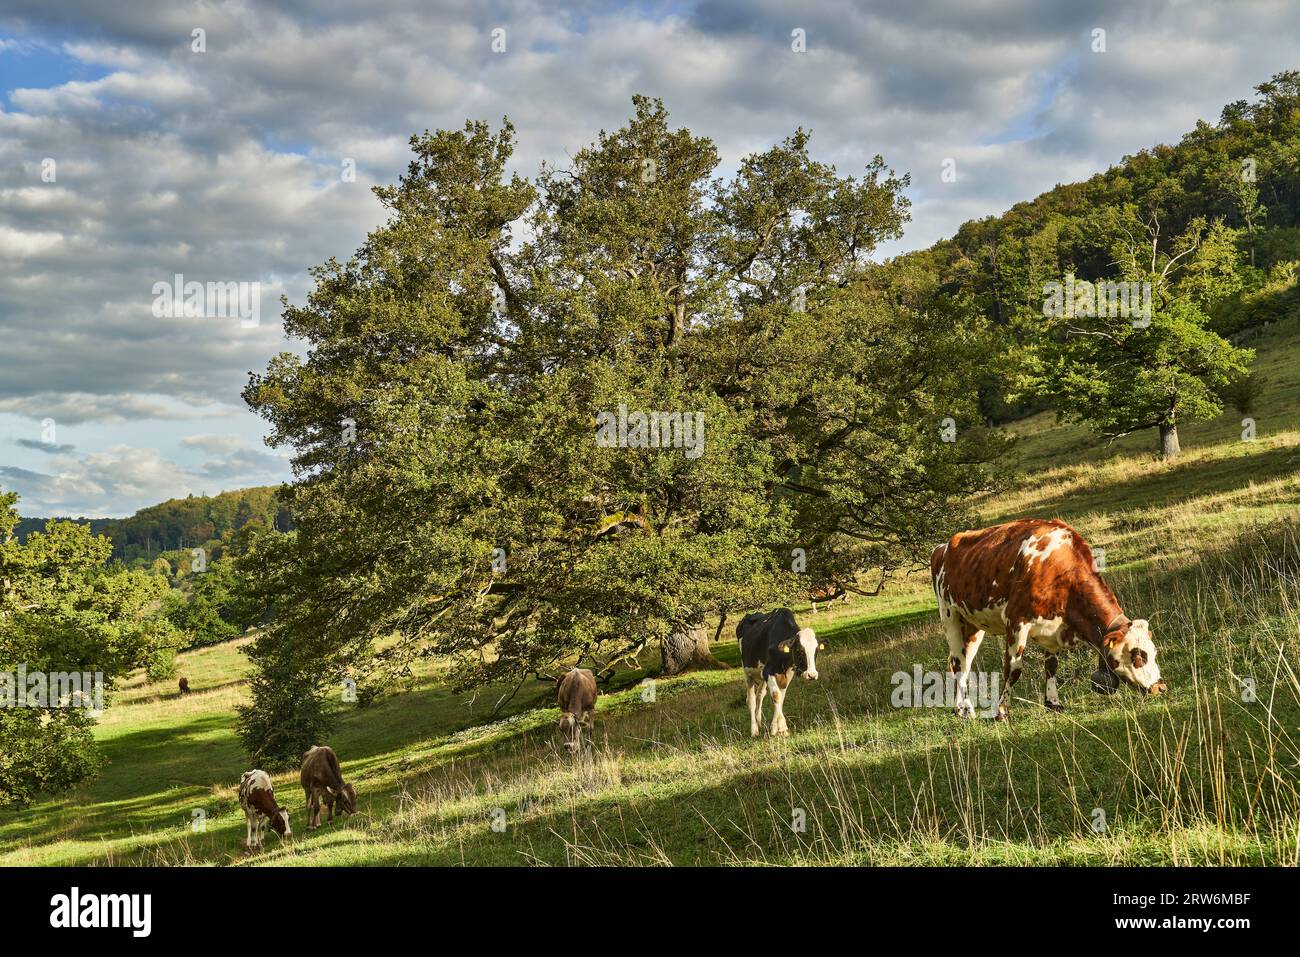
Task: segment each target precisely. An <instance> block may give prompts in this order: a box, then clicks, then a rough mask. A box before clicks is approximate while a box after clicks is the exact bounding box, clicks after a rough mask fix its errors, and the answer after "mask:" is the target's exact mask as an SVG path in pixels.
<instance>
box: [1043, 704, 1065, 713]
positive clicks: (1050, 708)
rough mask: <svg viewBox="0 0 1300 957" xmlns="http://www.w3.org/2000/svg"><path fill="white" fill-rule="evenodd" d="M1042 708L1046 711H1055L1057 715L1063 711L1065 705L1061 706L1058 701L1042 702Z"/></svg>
mask: <svg viewBox="0 0 1300 957" xmlns="http://www.w3.org/2000/svg"><path fill="white" fill-rule="evenodd" d="M1043 707H1044V708H1046V709H1047V710H1048V711H1055V712H1057V713H1058V714H1059V713H1060V712H1062V711H1064V710H1065V705H1063V704H1061V703H1060V702H1059V701H1044V702H1043Z"/></svg>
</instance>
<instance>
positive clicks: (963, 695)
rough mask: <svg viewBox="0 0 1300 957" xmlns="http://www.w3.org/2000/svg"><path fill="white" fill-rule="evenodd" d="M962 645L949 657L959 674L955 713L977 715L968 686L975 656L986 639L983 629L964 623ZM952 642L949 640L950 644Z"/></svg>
mask: <svg viewBox="0 0 1300 957" xmlns="http://www.w3.org/2000/svg"><path fill="white" fill-rule="evenodd" d="M961 636H962V637H961V647H960V648H959V649H958V650H957V653H956V654H954V655H952V657H951V658H950V659H949V662H948V667H949V670H951V671H952V673H953V674H955V675H956V676H957V679H956V682H955V684H956V689H955V697H956V700H955V701H954V704H955V705H956V707H955V708H954V709H953V711H954V713H955V714H957V715H960V716H963V717H967V718H973V717H975V705H974V703H973V702H972V701H971V700H970V697H969V696H968V695H967V690H966V689H967V686H968V684H969V682H970V670H971V667H972V666H973V665H974V664H975V656H976V655H978V654H979V651H980V645H981V644H982V643H983V641H984V631H983V629H980V628H976V627H975V626H974V625H971V624H963V625H962V627H961ZM951 644H952V642H951V640H949V646H951Z"/></svg>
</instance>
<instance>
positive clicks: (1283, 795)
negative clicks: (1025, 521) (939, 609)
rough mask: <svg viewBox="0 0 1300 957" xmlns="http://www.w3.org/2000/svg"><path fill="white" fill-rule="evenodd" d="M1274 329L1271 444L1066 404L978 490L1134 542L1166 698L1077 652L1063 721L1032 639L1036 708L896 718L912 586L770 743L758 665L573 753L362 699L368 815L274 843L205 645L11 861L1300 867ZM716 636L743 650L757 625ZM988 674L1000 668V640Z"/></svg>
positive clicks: (434, 688) (806, 694) (357, 749)
mask: <svg viewBox="0 0 1300 957" xmlns="http://www.w3.org/2000/svg"><path fill="white" fill-rule="evenodd" d="M1255 345H1257V346H1258V348H1259V352H1260V359H1259V368H1260V370H1261V372H1262V374H1263V375H1264V377H1265V379H1266V380H1267V386H1268V388H1267V391H1266V393H1265V395H1264V397H1263V399H1262V400H1261V402H1260V405H1259V408H1258V409H1257V410H1256V412H1255V413H1254V418H1255V419H1256V422H1257V429H1258V437H1257V439H1256V440H1254V441H1243V440H1242V439H1241V431H1242V426H1241V421H1240V420H1241V415H1240V414H1237V413H1230V414H1226V415H1224V416H1223V417H1221V418H1220V419H1219V420H1218V421H1215V422H1212V423H1205V424H1201V425H1192V426H1187V427H1185V428H1184V429H1182V430H1181V431H1182V432H1183V444H1184V449H1185V454H1184V456H1183V457H1182V459H1181V460H1179V461H1178V462H1177V463H1174V464H1164V463H1161V462H1158V461H1156V460H1155V459H1154V457H1153V456H1152V455H1151V453H1150V450H1149V448H1148V446H1151V445H1153V443H1154V439H1153V437H1152V436H1148V435H1143V436H1134V437H1131V438H1129V439H1126V440H1123V441H1121V442H1118V443H1116V444H1115V445H1113V446H1110V447H1107V446H1105V445H1104V444H1102V443H1099V442H1098V441H1097V440H1095V439H1094V438H1092V437H1091V436H1089V435H1088V434H1087V433H1086V432H1085V431H1083V430H1082V429H1080V428H1077V427H1072V426H1061V425H1057V424H1055V423H1054V422H1053V421H1052V420H1051V417H1049V416H1039V417H1035V418H1033V419H1030V420H1026V421H1024V422H1021V423H1019V424H1018V425H1017V426H1016V428H1015V431H1017V432H1019V433H1020V434H1021V435H1022V437H1023V438H1022V441H1021V442H1020V443H1019V445H1018V447H1017V448H1016V450H1015V452H1014V453H1013V456H1012V458H1011V460H1010V461H1009V462H1008V463H1007V466H1006V473H1005V474H1006V479H1007V481H1006V488H1005V489H1004V490H1002V491H1000V492H999V493H998V494H997V495H994V496H990V497H989V498H987V499H986V500H983V501H981V502H979V503H977V507H978V510H979V512H980V516H981V518H982V519H984V520H986V521H987V522H989V523H992V522H994V521H999V520H1002V519H1004V518H1008V517H1014V516H1020V515H1039V516H1060V517H1063V518H1065V519H1066V520H1068V521H1070V522H1071V523H1073V524H1075V525H1076V527H1078V528H1079V530H1080V531H1081V532H1082V533H1083V534H1084V535H1085V536H1086V537H1088V538H1089V539H1090V540H1091V541H1092V542H1093V544H1094V545H1095V546H1097V547H1101V548H1104V549H1105V550H1106V561H1107V568H1108V571H1107V577H1108V578H1109V580H1110V581H1111V583H1112V584H1113V586H1114V587H1115V589H1116V591H1117V592H1118V594H1119V596H1120V599H1121V601H1122V602H1123V603H1124V605H1125V609H1126V611H1127V612H1128V613H1129V614H1130V615H1131V616H1132V617H1146V618H1149V619H1150V620H1151V622H1152V627H1153V632H1154V636H1155V639H1156V642H1157V645H1158V647H1159V649H1160V661H1161V667H1162V671H1163V672H1164V676H1165V679H1166V681H1167V682H1168V685H1169V688H1170V691H1169V693H1168V694H1167V695H1165V696H1162V697H1161V698H1159V699H1155V700H1144V699H1139V698H1138V697H1137V696H1136V695H1134V694H1131V693H1129V692H1127V691H1122V692H1121V693H1120V694H1118V695H1116V696H1114V697H1112V698H1102V697H1100V696H1097V695H1095V694H1093V693H1091V692H1090V691H1089V690H1088V687H1087V676H1088V673H1089V672H1090V671H1091V670H1092V668H1093V666H1094V660H1093V659H1092V658H1091V657H1090V656H1087V655H1083V654H1078V655H1075V656H1071V657H1067V658H1065V659H1063V665H1062V676H1063V678H1064V679H1065V680H1064V684H1063V688H1062V700H1063V701H1064V703H1065V704H1066V706H1067V709H1068V710H1067V711H1066V712H1065V713H1064V714H1059V715H1058V714H1051V713H1049V712H1047V711H1045V710H1044V709H1043V708H1042V707H1041V705H1040V704H1039V702H1040V701H1041V695H1042V657H1041V654H1039V653H1038V652H1037V651H1036V650H1031V652H1030V655H1029V665H1028V668H1027V671H1026V674H1025V677H1024V678H1023V679H1022V680H1021V682H1020V683H1019V684H1018V685H1017V686H1016V692H1017V700H1016V701H1015V702H1014V704H1013V710H1012V721H1011V722H1009V723H995V722H992V721H987V720H982V721H975V722H959V721H957V720H955V719H954V718H953V717H952V716H951V715H950V714H949V713H948V712H947V711H946V710H943V709H922V710H910V709H898V708H895V707H893V706H892V705H891V703H890V697H891V691H892V687H893V686H892V684H891V676H892V675H893V674H894V673H895V672H899V671H908V672H910V671H911V669H912V668H913V666H914V665H918V664H919V665H920V666H922V667H923V668H925V669H929V670H942V669H943V668H944V667H945V661H946V657H947V651H946V644H945V642H944V639H943V637H942V635H941V633H940V630H939V628H938V625H937V620H936V618H935V615H934V613H933V608H932V597H931V596H930V594H929V591H928V585H927V583H926V582H925V581H924V580H922V579H913V580H910V581H908V582H905V583H902V584H901V585H900V586H899V587H897V588H895V589H893V590H892V591H890V592H889V593H887V594H886V595H884V596H882V597H880V598H876V599H872V600H864V601H862V602H860V603H858V604H856V605H850V606H848V607H839V608H837V610H836V611H834V612H830V613H827V612H822V613H819V614H818V615H816V616H815V617H814V616H811V615H810V614H808V613H807V611H806V610H805V612H804V615H805V616H806V618H807V620H808V621H809V622H810V623H812V624H813V625H814V626H815V627H817V628H818V630H819V634H821V635H822V636H823V638H824V639H825V641H826V643H827V648H826V650H825V652H823V658H822V659H821V660H820V661H819V664H820V665H821V668H820V670H821V673H822V679H821V681H819V682H818V683H816V684H811V683H800V684H799V685H798V686H797V687H795V688H794V690H793V692H792V694H791V697H790V702H789V706H788V708H787V715H788V718H789V722H790V726H791V730H792V734H791V736H790V738H789V739H786V740H771V739H768V738H766V737H764V738H760V739H750V738H749V736H748V719H747V714H746V711H745V703H744V689H743V683H742V679H741V675H740V673H739V671H737V670H735V669H728V670H726V671H714V672H707V673H701V674H692V675H687V676H685V677H682V678H677V679H668V680H663V681H659V682H657V684H656V685H655V696H654V697H655V700H653V701H646V700H643V689H642V687H641V685H640V680H641V678H642V677H643V676H642V674H641V673H640V672H627V673H623V674H620V675H618V676H617V678H616V681H615V687H616V690H615V691H614V692H613V693H611V694H608V695H606V696H604V697H602V698H601V699H600V702H599V706H598V711H597V724H596V727H597V736H598V739H599V740H598V742H597V746H596V747H595V748H594V750H593V753H591V754H590V755H589V756H588V757H587V758H586V759H585V760H582V761H574V760H572V759H570V758H569V757H568V756H567V755H564V754H563V753H562V752H561V753H557V749H556V747H555V742H554V739H553V734H552V732H553V727H554V723H555V719H556V716H557V712H556V710H555V708H554V706H553V697H552V689H551V687H550V686H549V685H542V684H541V683H534V684H532V685H529V686H526V687H524V688H523V689H522V690H520V692H519V693H518V694H517V695H516V696H515V697H514V698H513V699H511V700H510V701H509V702H508V703H507V704H506V705H505V706H504V707H502V708H501V711H500V713H499V714H498V715H497V716H496V718H495V720H489V718H490V716H491V715H492V712H493V709H494V708H496V706H497V705H498V702H499V700H500V698H501V697H502V695H503V694H506V693H508V692H509V691H510V690H512V689H481V690H479V691H478V692H477V693H474V694H452V693H450V692H448V691H447V690H446V688H445V687H444V686H443V685H442V684H441V683H440V682H439V679H438V675H437V673H436V670H431V671H429V672H426V673H423V674H420V675H418V676H416V677H414V678H412V679H410V680H409V682H408V684H407V685H406V686H405V687H403V688H400V689H396V688H395V689H392V691H393V693H391V694H389V695H387V696H385V697H383V698H381V699H380V700H379V701H377V702H376V703H375V704H374V705H372V706H371V707H369V708H366V709H364V710H356V709H355V706H344V705H340V707H346V708H348V709H349V710H347V711H346V713H345V714H343V716H342V719H341V722H340V727H339V730H338V732H337V733H336V735H335V736H334V737H333V739H332V740H331V741H330V742H329V743H330V744H332V745H333V746H334V747H335V749H336V750H337V751H338V753H339V755H340V757H341V759H342V761H343V766H344V771H345V774H346V775H347V777H348V778H349V779H350V780H353V781H354V782H355V783H356V785H357V788H358V791H359V792H360V801H359V804H360V807H359V813H358V814H357V815H356V816H355V817H353V818H351V819H348V820H346V821H344V822H342V823H338V822H336V823H335V824H334V825H333V826H331V827H327V828H323V829H322V830H320V831H317V832H315V833H313V834H310V835H309V834H306V833H305V832H304V830H303V829H304V828H305V824H306V821H305V815H304V812H303V797H302V792H301V790H300V789H299V788H298V785H297V780H296V775H282V776H279V777H277V778H276V788H277V795H278V797H279V798H280V800H281V801H282V802H283V803H286V804H287V805H288V806H289V807H290V809H291V810H292V812H293V826H294V828H295V834H294V836H293V838H292V839H290V840H288V841H285V842H283V843H278V842H276V841H275V839H274V838H271V843H269V844H268V849H267V850H266V851H264V852H263V853H262V854H260V855H253V856H249V855H247V854H246V853H245V852H244V851H243V849H242V848H241V847H240V839H241V838H242V837H243V834H244V821H243V815H242V812H241V811H240V809H239V807H238V802H237V800H236V794H235V789H236V785H237V782H238V779H239V774H240V772H241V771H243V770H245V769H246V768H247V767H248V766H249V765H248V764H247V759H246V758H245V757H244V756H243V754H242V753H241V751H240V748H239V745H238V742H237V740H236V738H235V735H234V713H233V709H234V705H235V704H236V703H238V702H240V701H242V700H244V695H245V687H244V685H243V683H242V682H243V675H244V673H245V671H246V669H247V663H246V661H245V659H244V658H243V656H242V655H241V653H240V650H239V646H240V643H233V644H231V643H228V644H225V645H221V646H216V647H212V648H207V649H203V650H200V651H195V652H192V653H188V654H185V655H182V656H181V658H180V673H181V674H184V675H186V676H188V678H189V681H190V686H191V687H192V688H193V689H195V693H194V694H192V695H190V696H188V697H185V698H181V697H179V696H178V695H177V693H176V690H175V686H174V684H172V683H167V684H166V685H162V686H159V685H150V684H148V683H146V681H145V679H144V678H143V676H141V675H136V676H134V677H133V678H132V679H131V681H130V682H129V683H128V684H127V686H126V687H125V688H124V689H123V690H122V691H121V692H120V693H119V694H118V695H117V698H116V700H115V702H114V704H113V707H111V708H110V709H109V710H108V711H107V712H106V714H105V715H104V717H103V719H102V721H101V725H100V728H99V737H100V739H101V741H102V743H103V746H104V751H105V754H106V756H107V759H108V763H107V766H106V767H105V768H104V771H103V773H102V775H101V776H100V777H99V778H98V779H97V780H95V781H94V782H92V783H90V784H88V785H86V786H85V787H83V788H81V789H80V790H78V791H76V792H74V793H72V794H69V795H67V796H65V797H62V798H57V799H52V800H48V801H45V802H42V803H40V804H37V805H34V806H31V807H28V808H24V809H18V810H9V811H5V812H0V863H3V864H57V863H66V864H91V863H146V864H147V863H184V864H189V863H216V864H229V863H241V864H259V865H270V864H392V863H421V864H455V863H470V864H526V863H554V864H566V863H568V864H576V863H637V864H642V863H679V864H680V863H711V862H720V863H750V862H766V863H855V864H856V863H1097V864H1120V863H1126V864H1157V863H1213V864H1220V863H1226V864H1235V863H1280V864H1291V865H1295V864H1298V863H1300V823H1298V821H1300V791H1298V790H1297V786H1298V785H1300V775H1298V774H1297V768H1298V766H1300V764H1298V761H1300V747H1298V746H1297V745H1298V744H1300V742H1298V741H1297V734H1298V727H1297V726H1298V724H1300V677H1298V675H1297V665H1296V662H1297V661H1300V656H1298V655H1297V652H1298V651H1300V518H1298V516H1300V511H1298V510H1297V505H1298V504H1300V473H1298V472H1297V468H1298V467H1300V412H1298V411H1297V410H1298V409H1300V323H1297V321H1296V320H1291V321H1289V322H1287V323H1283V324H1278V325H1276V326H1275V327H1273V328H1272V329H1271V330H1270V331H1269V333H1268V335H1267V336H1266V338H1264V339H1262V340H1260V341H1259V342H1257V343H1255ZM1031 647H1032V646H1031ZM716 653H717V654H718V656H719V657H720V658H722V659H723V660H724V661H726V662H728V663H730V664H733V665H734V664H735V662H736V653H735V643H734V641H726V642H722V643H720V645H719V647H718V648H717V649H716ZM976 667H977V670H982V671H997V670H998V669H999V667H1000V649H999V648H998V646H997V645H996V643H994V642H993V641H992V639H990V641H988V642H986V647H985V648H984V650H983V652H982V656H981V659H980V661H979V663H978V664H977V666H976ZM1245 680H1250V681H1253V684H1254V688H1255V700H1254V701H1253V702H1249V701H1244V700H1243V695H1242V687H1243V681H1245ZM194 809H202V810H203V811H204V812H205V813H206V815H207V829H206V831H205V832H202V833H196V832H194V831H193V830H192V829H191V820H192V812H193V811H194ZM1099 810H1100V812H1101V813H1102V814H1104V819H1105V827H1104V829H1102V830H1100V831H1098V830H1095V829H1094V823H1095V822H1097V821H1099V820H1100V817H1099V815H1098V811H1099ZM797 811H801V812H802V817H803V819H804V823H805V827H804V828H803V829H802V830H796V829H795V828H794V827H792V824H793V822H794V820H795V817H796V814H797ZM494 812H497V814H498V820H503V821H504V825H505V828H504V830H503V831H498V830H493V828H492V826H491V824H492V819H493V814H494ZM502 813H503V814H504V817H503V818H502V817H501V814H502Z"/></svg>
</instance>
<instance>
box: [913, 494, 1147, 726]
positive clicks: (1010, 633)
mask: <svg viewBox="0 0 1300 957" xmlns="http://www.w3.org/2000/svg"><path fill="white" fill-rule="evenodd" d="M930 575H931V579H932V580H933V583H934V594H935V598H936V599H937V601H938V603H939V619H940V621H942V622H943V627H944V631H945V633H946V635H947V638H948V668H949V670H950V671H951V672H952V673H953V674H955V675H957V676H958V677H957V681H956V686H957V687H956V704H957V708H956V711H957V713H958V714H965V715H971V714H973V713H974V708H973V706H972V705H971V702H970V700H969V699H968V698H967V697H966V683H967V678H968V676H969V674H970V669H971V665H972V664H973V663H974V661H975V656H976V654H978V653H979V649H980V643H981V642H982V641H983V640H984V633H985V631H993V632H995V633H1004V634H1005V635H1006V650H1005V652H1004V654H1003V659H1002V696H1001V700H1000V701H999V703H998V712H997V716H998V718H1000V719H1005V718H1006V717H1007V711H1008V708H1009V706H1010V702H1011V688H1012V687H1013V686H1014V685H1015V683H1016V681H1017V680H1018V679H1019V677H1020V671H1021V668H1022V667H1023V663H1024V654H1025V646H1026V644H1027V643H1028V641H1029V639H1031V638H1032V639H1033V640H1034V643H1035V644H1037V645H1039V646H1040V647H1041V648H1042V649H1043V650H1044V651H1045V652H1046V653H1047V664H1046V674H1047V689H1046V692H1045V694H1044V703H1045V704H1046V706H1047V707H1048V708H1049V709H1051V710H1053V711H1060V710H1061V704H1060V702H1059V701H1058V700H1057V696H1056V655H1057V653H1058V652H1060V651H1061V650H1063V649H1065V648H1069V647H1071V646H1072V645H1074V644H1075V643H1076V642H1086V643H1087V644H1089V645H1092V646H1093V647H1094V648H1095V649H1096V650H1097V654H1098V657H1099V658H1100V659H1101V667H1102V668H1103V669H1106V670H1107V671H1109V672H1110V673H1113V675H1114V676H1116V677H1118V678H1119V679H1121V680H1123V681H1125V682H1127V683H1128V684H1129V685H1131V686H1132V687H1134V688H1137V689H1138V690H1139V691H1142V692H1144V693H1146V694H1153V695H1155V694H1160V693H1161V692H1163V691H1164V690H1165V683H1164V682H1163V681H1161V680H1160V667H1159V665H1157V664H1156V646H1155V644H1154V643H1153V642H1152V640H1151V628H1150V625H1149V624H1148V623H1147V622H1146V620H1144V619H1141V618H1138V619H1134V620H1130V619H1129V618H1128V617H1127V616H1125V614H1124V609H1123V608H1121V607H1120V604H1119V602H1118V601H1117V600H1116V598H1115V595H1114V593H1113V592H1112V591H1111V590H1110V588H1109V587H1108V586H1107V585H1106V583H1105V582H1104V581H1102V578H1101V576H1100V575H1099V574H1098V573H1097V571H1096V566H1094V564H1093V558H1092V549H1091V548H1089V547H1088V543H1087V542H1085V541H1084V540H1083V537H1082V536H1081V535H1079V533H1078V532H1076V531H1075V530H1074V529H1072V528H1071V527H1070V526H1069V525H1067V524H1065V523H1064V522H1062V521H1058V520H1056V519H1052V520H1044V519H1036V518H1022V519H1017V520H1016V521H1014V522H1007V523H1006V524H1005V525H995V526H994V527H992V528H983V529H980V530H978V531H971V532H958V533H957V534H956V535H954V536H953V537H952V538H951V539H949V541H948V542H947V544H944V545H940V546H939V547H938V548H936V549H935V550H934V553H933V554H932V555H931V557H930Z"/></svg>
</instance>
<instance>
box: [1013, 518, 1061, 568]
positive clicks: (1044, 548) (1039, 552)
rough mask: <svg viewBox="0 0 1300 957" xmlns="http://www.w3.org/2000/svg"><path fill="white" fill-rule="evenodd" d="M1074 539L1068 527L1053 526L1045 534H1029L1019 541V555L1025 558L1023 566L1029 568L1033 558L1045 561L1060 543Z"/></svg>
mask: <svg viewBox="0 0 1300 957" xmlns="http://www.w3.org/2000/svg"><path fill="white" fill-rule="evenodd" d="M1073 541H1074V535H1072V534H1071V533H1070V530H1069V529H1068V528H1054V529H1052V530H1051V531H1050V532H1048V533H1047V534H1046V535H1042V534H1034V535H1030V536H1029V537H1028V538H1026V539H1025V540H1024V541H1023V542H1021V543H1020V555H1021V557H1022V558H1024V560H1025V567H1026V568H1029V567H1030V566H1032V565H1033V564H1034V561H1035V559H1037V560H1039V561H1046V560H1047V559H1048V558H1050V557H1051V556H1052V553H1053V552H1055V551H1056V550H1057V549H1058V548H1060V547H1061V546H1062V545H1068V544H1070V543H1071V542H1073Z"/></svg>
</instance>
